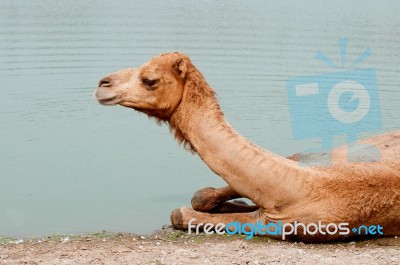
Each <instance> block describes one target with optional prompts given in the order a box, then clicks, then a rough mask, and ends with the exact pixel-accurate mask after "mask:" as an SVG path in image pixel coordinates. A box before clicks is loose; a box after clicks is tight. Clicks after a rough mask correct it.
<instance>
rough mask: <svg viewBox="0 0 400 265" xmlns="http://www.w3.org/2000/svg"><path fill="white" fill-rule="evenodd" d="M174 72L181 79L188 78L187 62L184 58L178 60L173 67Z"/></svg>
mask: <svg viewBox="0 0 400 265" xmlns="http://www.w3.org/2000/svg"><path fill="white" fill-rule="evenodd" d="M173 70H174V71H175V72H176V74H177V75H178V76H179V77H181V78H185V76H186V71H187V63H186V60H185V59H183V58H178V59H176V61H175V62H174V65H173Z"/></svg>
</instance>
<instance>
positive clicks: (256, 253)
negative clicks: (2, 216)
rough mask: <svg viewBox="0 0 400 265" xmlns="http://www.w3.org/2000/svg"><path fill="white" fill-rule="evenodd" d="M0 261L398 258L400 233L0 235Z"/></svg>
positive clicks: (344, 261)
mask: <svg viewBox="0 0 400 265" xmlns="http://www.w3.org/2000/svg"><path fill="white" fill-rule="evenodd" d="M0 264H157V265H159V264H191V265H195V264H346V265H349V264H396V265H397V264H400V238H379V239H374V240H368V241H360V242H347V243H332V244H303V243H293V242H282V241H276V240H271V239H268V238H265V237H255V238H253V239H251V240H249V241H246V240H245V238H244V237H243V236H227V235H223V236H220V235H211V236H207V235H204V234H203V235H197V236H193V235H188V234H187V233H184V232H180V231H176V230H172V229H171V228H164V229H163V230H160V231H158V232H156V233H154V234H152V235H145V236H140V235H131V234H109V233H105V232H102V233H98V234H91V235H86V236H52V237H46V238H41V239H24V240H17V239H10V238H1V239H0Z"/></svg>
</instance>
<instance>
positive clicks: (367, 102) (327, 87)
mask: <svg viewBox="0 0 400 265" xmlns="http://www.w3.org/2000/svg"><path fill="white" fill-rule="evenodd" d="M339 46H340V54H341V65H340V66H338V65H335V64H334V63H333V62H332V61H331V60H330V59H329V58H328V57H327V56H326V55H325V54H324V53H322V52H320V51H318V52H317V53H316V58H317V59H319V60H321V61H323V62H324V63H326V64H328V65H329V66H332V67H335V68H337V69H339V71H334V72H331V73H322V74H317V75H311V76H298V77H292V78H290V79H288V80H287V93H288V102H289V111H290V117H291V124H292V133H293V137H294V139H298V140H301V139H308V138H321V141H322V144H321V149H319V150H305V154H304V155H303V156H302V157H301V158H300V163H302V164H305V165H315V166H328V165H331V163H332V160H331V159H332V156H331V150H332V148H333V141H332V137H333V136H334V135H341V134H345V135H347V143H348V146H347V158H348V161H350V162H377V161H380V150H379V149H378V148H376V147H374V146H371V145H369V146H367V145H360V144H357V138H358V134H359V133H361V132H374V131H378V130H380V129H381V128H382V120H381V113H380V105H379V97H378V88H377V80H376V71H375V69H361V68H356V66H357V65H358V64H359V63H361V62H362V61H363V60H365V59H366V58H367V57H369V56H371V55H372V51H371V50H370V49H366V50H365V51H364V52H363V53H362V54H361V55H360V56H359V57H358V58H357V59H356V60H355V61H354V62H353V63H352V64H351V65H350V67H345V66H346V50H347V40H346V39H340V40H339ZM316 152H317V153H318V152H324V155H323V156H318V159H315V157H314V158H313V157H312V154H313V153H316ZM307 153H309V154H307Z"/></svg>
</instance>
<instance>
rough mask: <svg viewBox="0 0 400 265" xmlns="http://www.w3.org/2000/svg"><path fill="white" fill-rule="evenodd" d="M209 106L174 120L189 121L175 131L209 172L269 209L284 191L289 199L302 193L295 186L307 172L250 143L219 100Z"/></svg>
mask: <svg viewBox="0 0 400 265" xmlns="http://www.w3.org/2000/svg"><path fill="white" fill-rule="evenodd" d="M207 103H208V104H203V106H202V107H197V108H190V111H187V112H185V113H179V111H178V113H177V115H176V116H175V117H174V118H175V119H179V117H178V116H179V115H180V114H181V115H184V116H185V117H184V118H183V120H185V121H186V122H185V123H180V124H178V126H180V127H178V128H175V130H178V131H180V134H181V135H182V137H184V141H187V142H188V143H189V145H190V147H191V148H192V149H193V150H194V151H195V152H197V153H198V154H199V156H200V157H201V159H202V160H203V161H204V162H205V163H206V164H207V165H208V166H209V167H210V169H211V170H212V171H214V172H215V173H216V174H217V175H219V176H221V177H222V178H223V179H224V180H225V181H226V182H227V183H228V184H229V185H230V186H231V187H232V188H233V189H234V190H235V191H236V192H238V193H239V194H240V195H242V196H244V197H247V198H249V199H251V200H252V201H253V202H254V203H256V204H258V205H264V207H266V208H270V207H272V208H273V207H276V204H277V203H278V204H279V202H276V200H281V199H282V191H283V192H285V191H287V195H288V196H291V195H292V193H293V192H295V193H297V194H296V195H293V196H297V195H298V194H299V193H300V192H299V190H296V187H301V184H302V183H301V182H302V179H300V175H301V171H302V170H304V169H302V168H299V167H298V165H297V164H296V163H295V162H293V161H291V160H288V159H286V158H283V157H280V156H278V155H276V154H273V153H271V152H268V151H265V150H263V149H261V148H260V147H258V146H256V145H255V144H253V143H251V142H250V141H248V140H247V139H246V138H244V137H243V136H241V135H240V134H239V133H238V132H236V131H235V129H233V128H232V127H231V126H230V125H229V123H228V122H227V121H226V120H225V118H224V116H223V114H222V112H221V111H220V109H219V106H218V104H217V103H216V100H215V102H214V101H213V100H212V99H211V100H209V101H208V102H207ZM175 124H176V123H175ZM266 189H267V190H268V191H267V193H266ZM265 194H269V197H270V198H271V200H270V201H269V202H265V200H264V199H263V195H264V196H265ZM266 203H267V204H268V205H265V204H266Z"/></svg>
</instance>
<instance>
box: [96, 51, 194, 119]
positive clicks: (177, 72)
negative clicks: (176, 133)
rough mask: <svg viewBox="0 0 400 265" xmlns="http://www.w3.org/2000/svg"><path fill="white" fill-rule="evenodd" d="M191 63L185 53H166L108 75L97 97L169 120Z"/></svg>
mask: <svg viewBox="0 0 400 265" xmlns="http://www.w3.org/2000/svg"><path fill="white" fill-rule="evenodd" d="M189 63H190V60H189V58H188V57H187V56H186V55H184V54H181V53H178V52H174V53H167V54H162V55H160V56H157V57H154V58H152V59H151V60H150V61H148V62H147V63H145V64H143V65H142V66H140V67H139V68H128V69H124V70H121V71H119V72H116V73H112V74H110V75H108V76H106V77H104V78H103V79H101V80H100V81H99V85H98V87H97V89H96V91H95V93H94V96H95V98H96V99H97V100H98V101H99V103H100V104H102V105H121V106H125V107H128V108H133V109H135V110H138V111H141V112H144V113H146V114H148V115H149V116H153V117H156V118H158V119H161V120H167V119H169V117H170V116H171V115H172V114H173V113H174V111H175V109H176V108H177V106H178V105H179V103H180V101H181V99H182V95H183V90H184V84H185V77H186V72H187V68H188V64H189Z"/></svg>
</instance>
